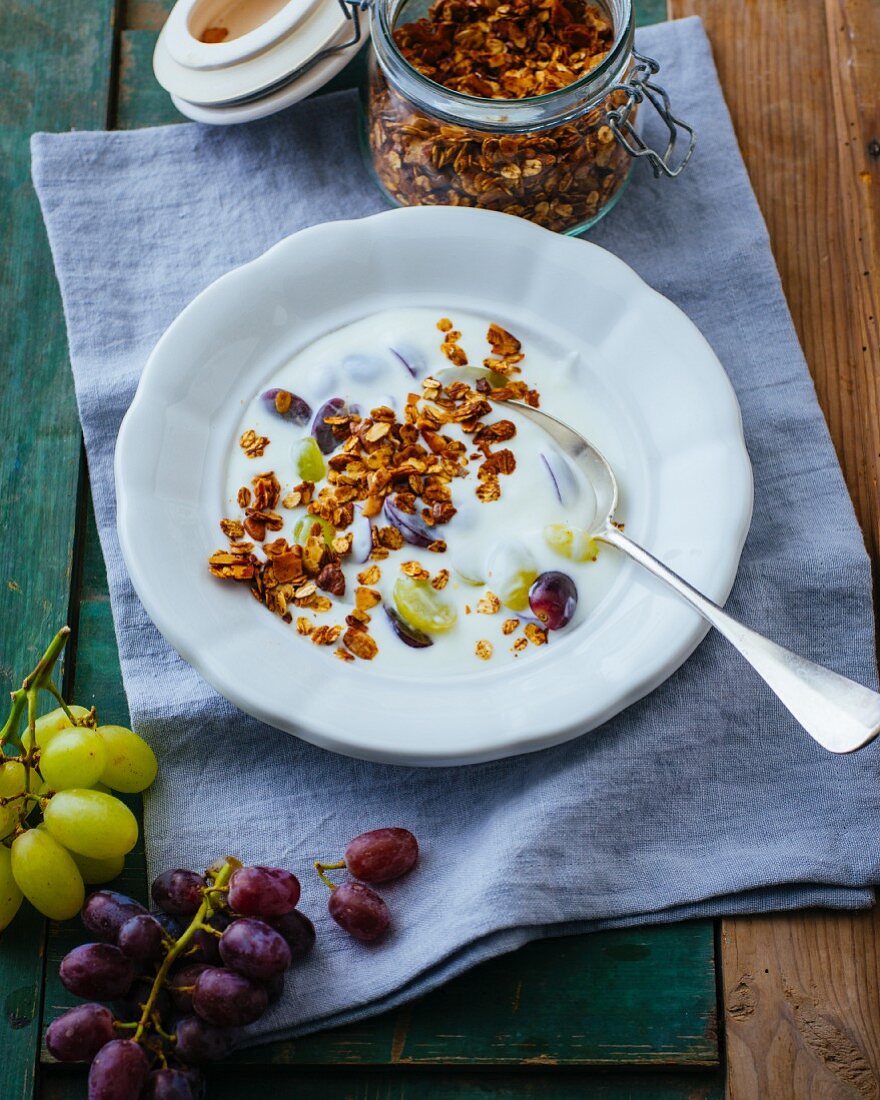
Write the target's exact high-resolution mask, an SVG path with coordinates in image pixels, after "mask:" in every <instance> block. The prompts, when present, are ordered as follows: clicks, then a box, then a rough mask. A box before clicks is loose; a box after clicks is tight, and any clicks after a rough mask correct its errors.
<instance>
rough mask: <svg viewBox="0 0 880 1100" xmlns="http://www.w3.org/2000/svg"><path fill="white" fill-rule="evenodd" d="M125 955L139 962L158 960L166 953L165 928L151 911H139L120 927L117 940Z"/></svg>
mask: <svg viewBox="0 0 880 1100" xmlns="http://www.w3.org/2000/svg"><path fill="white" fill-rule="evenodd" d="M117 942H118V944H119V950H120V951H121V952H122V954H123V955H128V957H129V958H130V959H134V960H135V961H137V962H158V961H159V960H160V959H161V958H162V957H163V955H164V954H165V929H164V928H163V927H162V925H161V924H160V923H159V922H158V921H157V920H156V918H155V917H151V916H150V914H149V913H138V915H137V916H136V917H129V919H128V920H127V921H126V922H125V924H123V926H122V927H121V928H120V929H119V937H118V940H117Z"/></svg>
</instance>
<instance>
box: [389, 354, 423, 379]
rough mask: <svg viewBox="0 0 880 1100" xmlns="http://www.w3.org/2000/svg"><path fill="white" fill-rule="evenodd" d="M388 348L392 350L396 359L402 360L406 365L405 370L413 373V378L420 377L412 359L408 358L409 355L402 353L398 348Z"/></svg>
mask: <svg viewBox="0 0 880 1100" xmlns="http://www.w3.org/2000/svg"><path fill="white" fill-rule="evenodd" d="M388 350H389V351H390V352H391V354H392V355H393V356H394V357H395V359H399V360H400V362H401V363H402V364H403V366H404V369H405V370H406V371H407V372H408V373H409V374H410V375H411V376H412V377H413V378H418V372H417V371H416V368H415V367H414V366H413V364H412V363H411V362H410V360H409V359H408V358H407V357H406V356H405V355H403V354H402V353H401V352H399V351H398V350H397V348H389V349H388Z"/></svg>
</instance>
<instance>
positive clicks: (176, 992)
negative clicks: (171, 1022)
mask: <svg viewBox="0 0 880 1100" xmlns="http://www.w3.org/2000/svg"><path fill="white" fill-rule="evenodd" d="M208 969H210V968H209V967H208V965H207V963H190V964H189V966H185V967H183V969H182V970H178V971H177V973H176V974H173V975H172V976H171V978H170V980H169V982H168V993H169V995H170V997H171V1001H172V1003H173V1005H174V1007H175V1008H176V1009H177V1011H178V1012H182V1013H183V1014H184V1015H186V1016H188V1015H189V1014H190V1013H191V1012H192V1011H193V1003H192V995H193V989H194V988H195V984H196V982H197V981H198V978H199V975H200V974H201V973H202V972H203V971H205V970H208Z"/></svg>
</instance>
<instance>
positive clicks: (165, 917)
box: [150, 909, 186, 940]
mask: <svg viewBox="0 0 880 1100" xmlns="http://www.w3.org/2000/svg"><path fill="white" fill-rule="evenodd" d="M150 916H151V917H152V918H153V919H154V920H157V921H158V922H159V924H161V925H162V927H163V928H164V929H165V931H166V932H167V933H168V935H169V936H170V937H171V939H173V940H179V939H180V937H181V936H182V935H183V933H184V932H185V931H186V927H185V925H183V924H181V922H180V921H179V920H175V918H174V917H172V916H171V914H170V913H163V912H162V910H161V909H153V910H152V911H151V913H150Z"/></svg>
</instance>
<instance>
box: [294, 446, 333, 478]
mask: <svg viewBox="0 0 880 1100" xmlns="http://www.w3.org/2000/svg"><path fill="white" fill-rule="evenodd" d="M290 457H291V458H292V459H293V465H294V468H295V469H296V472H297V476H298V477H300V478H301V479H302V480H303V481H320V480H321V479H322V478H323V477H324V475H325V474H326V473H327V463H326V462H325V461H324V456H323V455H322V454H321V449H320V447H319V446H318V444H317V441H316V440H315V438H314V437H313V436H311V435H307V436H306V437H305V438H304V439H298V440H297V441H296V443H294V444H293V446H292V447H291V448H290Z"/></svg>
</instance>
